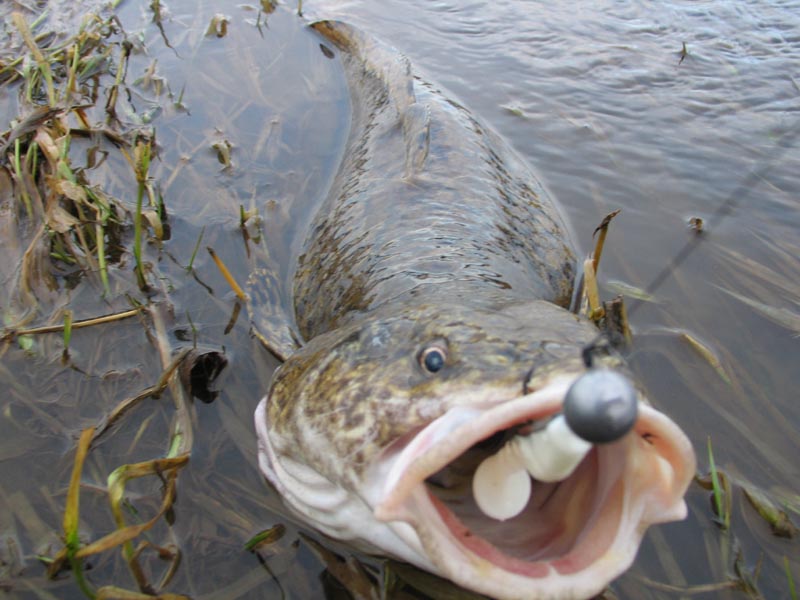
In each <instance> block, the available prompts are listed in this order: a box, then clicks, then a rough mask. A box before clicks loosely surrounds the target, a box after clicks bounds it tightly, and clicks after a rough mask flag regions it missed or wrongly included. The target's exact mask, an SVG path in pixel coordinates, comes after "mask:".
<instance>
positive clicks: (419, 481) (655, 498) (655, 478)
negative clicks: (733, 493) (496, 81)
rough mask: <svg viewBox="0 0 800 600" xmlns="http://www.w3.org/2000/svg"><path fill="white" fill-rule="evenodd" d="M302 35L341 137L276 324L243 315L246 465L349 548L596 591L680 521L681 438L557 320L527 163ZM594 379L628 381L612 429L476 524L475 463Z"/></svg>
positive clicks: (495, 582)
mask: <svg viewBox="0 0 800 600" xmlns="http://www.w3.org/2000/svg"><path fill="white" fill-rule="evenodd" d="M310 27H311V28H312V29H313V30H315V32H316V33H315V35H318V36H319V39H320V45H321V47H322V50H323V53H324V55H325V57H327V58H334V59H336V60H332V61H331V62H330V63H329V64H330V65H331V68H341V69H342V70H343V72H344V76H345V79H346V81H347V85H348V88H349V91H350V99H351V122H350V129H349V134H348V139H347V142H346V146H345V149H344V152H343V155H342V159H341V163H340V165H339V168H338V171H337V173H336V175H335V176H334V177H333V180H332V182H331V184H330V187H329V189H328V192H327V195H326V197H325V199H324V200H323V201H322V202H321V203H320V206H319V208H318V210H317V212H316V214H315V215H314V216H313V218H312V221H311V224H310V226H309V227H308V230H307V233H306V237H305V239H304V241H303V245H302V249H301V250H300V251H299V252H298V256H297V260H296V264H294V265H293V267H292V268H293V272H292V273H291V274H290V277H289V278H288V279H289V280H290V281H291V283H290V285H291V290H290V294H291V302H290V303H291V310H288V312H287V313H286V314H284V313H282V312H281V311H280V310H277V309H275V307H274V306H272V307H260V306H254V307H253V310H252V313H253V315H252V322H253V327H254V329H255V331H256V334H257V336H258V337H259V338H260V339H261V340H262V341H263V342H264V344H265V345H266V346H267V347H268V349H270V350H271V351H272V352H273V354H275V355H276V356H278V357H279V358H280V359H281V360H282V361H283V362H282V364H281V365H280V366H279V367H278V368H277V369H276V371H275V373H274V375H273V377H272V380H271V382H270V384H269V388H268V390H267V393H266V394H265V396H264V397H263V398H262V399H261V401H260V402H259V404H258V407H257V410H256V412H255V427H256V432H257V437H258V460H259V467H260V469H261V471H262V472H263V474H264V475H265V477H266V478H267V480H268V481H269V482H270V483H271V484H272V486H273V487H274V489H275V490H276V491H277V493H278V494H280V496H281V498H282V500H283V503H284V504H285V505H286V506H287V507H288V508H289V510H290V511H291V512H292V513H293V514H294V515H295V516H296V517H297V518H299V519H300V520H301V521H303V522H304V523H307V524H309V525H310V526H312V527H313V528H315V529H316V530H318V531H319V532H321V533H323V534H325V535H328V536H330V537H332V538H335V539H338V540H343V541H346V542H347V543H348V544H351V545H352V546H353V547H355V548H359V549H362V550H364V551H365V552H369V553H373V554H378V555H383V556H390V557H394V558H397V559H400V560H403V561H407V562H408V563H411V564H413V565H416V566H417V567H419V568H421V569H424V570H426V571H429V572H431V573H434V574H437V575H439V576H442V577H444V578H447V579H449V580H451V581H452V582H454V583H455V584H457V585H459V586H462V587H463V588H466V589H469V590H473V591H475V592H479V593H482V594H486V595H488V596H491V597H494V598H500V599H516V598H541V599H544V598H547V599H576V598H590V597H592V596H594V595H596V594H597V593H599V592H600V591H601V590H602V589H603V588H604V587H605V586H606V585H608V583H609V582H611V581H612V580H613V579H614V578H616V577H618V576H619V575H620V574H621V573H623V572H624V571H625V570H626V569H627V568H628V567H629V566H630V565H631V564H632V562H633V561H634V559H635V556H636V553H637V550H638V547H639V545H640V542H641V539H642V536H643V535H644V532H645V530H646V529H647V528H648V527H649V526H650V525H653V524H657V523H664V522H669V521H674V520H679V519H682V518H684V517H685V516H686V514H687V507H686V503H685V500H684V495H685V492H686V490H687V488H688V485H689V483H690V482H691V480H692V477H693V476H694V473H695V455H694V451H693V449H692V444H691V442H690V441H689V439H688V438H687V436H686V435H685V434H684V433H683V431H682V430H681V429H680V427H679V426H678V425H677V424H676V423H675V422H674V421H673V420H671V419H670V418H669V417H667V416H666V415H665V414H664V413H662V412H660V411H658V410H656V409H655V408H653V407H652V406H651V405H650V404H649V402H648V400H647V395H646V391H645V390H644V389H643V387H642V386H641V385H640V384H639V383H637V382H636V380H635V378H634V377H633V375H632V374H631V373H630V369H629V368H628V366H627V365H626V363H625V360H624V359H623V358H622V357H621V356H620V355H619V354H618V353H617V352H616V351H615V350H613V349H612V348H610V347H609V346H608V345H602V344H597V343H596V341H597V339H598V329H597V328H596V326H595V325H594V324H593V323H591V322H590V321H588V320H587V319H586V318H584V317H583V316H581V315H579V314H576V312H575V311H573V310H571V306H572V305H573V304H574V300H573V294H574V291H575V279H576V276H577V268H576V259H575V256H576V252H575V250H574V248H573V246H572V242H571V236H570V233H569V229H568V227H567V225H566V224H565V220H564V218H563V217H562V215H561V213H560V212H559V208H558V206H557V205H556V203H555V201H554V200H553V199H552V198H551V196H550V195H549V194H548V192H547V190H546V189H545V187H544V186H543V185H542V184H541V183H540V181H539V179H538V178H537V177H536V176H535V175H534V174H533V172H532V171H531V169H530V168H529V167H528V166H527V164H526V163H525V161H523V160H522V159H521V158H520V157H519V155H518V154H517V153H516V152H514V151H513V150H512V149H511V148H510V146H509V145H508V144H507V143H506V142H505V141H504V140H503V139H502V138H501V137H500V136H499V135H498V134H496V133H495V132H494V131H493V130H492V129H490V128H489V127H487V126H486V125H484V124H483V123H481V122H480V121H479V120H478V119H477V118H476V117H475V116H473V114H472V113H470V112H469V111H468V110H467V109H466V108H465V107H464V106H463V105H462V104H461V103H460V102H458V101H456V100H455V99H453V96H452V95H450V94H447V93H446V92H444V91H443V90H442V89H440V88H439V87H437V86H436V85H435V84H433V83H431V82H429V81H428V79H427V78H425V77H424V76H423V75H421V74H420V73H419V71H418V70H416V69H415V68H413V67H412V65H411V63H410V61H409V60H408V58H407V57H406V56H405V55H403V54H402V53H400V52H399V51H397V50H395V49H394V48H393V47H391V46H389V45H387V44H385V43H383V42H381V41H379V40H377V39H376V38H374V37H372V36H370V35H368V34H366V33H364V32H363V31H361V30H360V29H357V28H356V27H354V26H351V25H349V24H347V23H344V22H341V21H318V22H316V23H313V24H311V25H310ZM266 297H269V298H272V301H273V304H274V303H275V302H277V300H276V298H277V295H276V294H274V293H273V294H272V295H269V294H267V296H266ZM587 348H592V349H593V352H592V353H591V361H587V360H586V354H587V353H586V350H587ZM589 372H593V373H597V372H601V373H602V372H613V373H618V374H621V376H622V377H623V378H624V379H625V381H629V382H630V386H629V387H630V391H631V394H632V398H633V399H634V400H633V402H634V408H635V411H636V412H635V413H634V417H633V418H632V419H631V422H630V425H629V428H628V430H626V431H627V433H624V434H622V435H621V437H619V438H618V439H615V440H613V441H606V443H592V444H587V446H588V448H589V449H588V450H586V451H585V455H581V456H579V457H578V459H576V460H577V462H578V464H577V465H576V466H574V468H573V470H572V471H571V473H570V474H569V475H568V476H566V477H564V478H562V479H561V480H556V481H545V480H539V479H537V478H536V477H533V476H525V477H523V480H525V481H526V482H529V483H530V485H529V486H528V487H529V488H530V491H529V493H530V497H529V498H528V497H527V496H526V497H524V498H522V502H521V504H522V507H521V508H519V509H517V512H516V513H515V514H513V515H503V516H500V517H493V516H488V515H487V514H486V512H485V511H484V510H483V509H482V508H481V507H480V506H478V504H477V502H476V499H475V497H474V494H473V493H472V490H471V486H474V485H475V481H474V480H475V479H476V478H475V472H476V469H478V467H479V466H480V465H481V464H483V463H485V462H486V461H487V460H488V459H489V458H490V457H492V456H495V455H499V452H500V451H501V450H502V449H503V448H505V447H506V446H509V445H510V440H515V439H516V440H522V439H527V438H524V436H527V435H531V436H534V437H535V435H536V432H537V430H540V429H541V428H542V427H544V426H545V425H546V424H547V423H549V422H552V421H554V420H555V419H557V418H558V417H559V415H561V414H562V413H564V412H565V398H566V397H568V395H569V394H570V393H571V391H570V390H573V389H574V386H575V385H576V382H578V381H581V380H582V379H581V378H582V377H585V376H586V375H587V373H589ZM584 387H585V386H584ZM540 445H541V444H540ZM490 491H491V490H490ZM526 498H527V499H526Z"/></svg>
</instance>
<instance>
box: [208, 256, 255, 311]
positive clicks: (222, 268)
mask: <svg viewBox="0 0 800 600" xmlns="http://www.w3.org/2000/svg"><path fill="white" fill-rule="evenodd" d="M206 250H208V253H209V254H210V255H211V258H212V259H214V263H215V264H216V265H217V268H218V269H219V271H220V273H222V276H223V277H224V278H225V281H227V282H228V285H229V286H231V289H232V290H233V291H234V293H235V294H236V297H237V298H239V300H241V301H242V302H247V294H245V293H244V290H243V289H242V287H241V286H240V285H239V284H238V283H236V279H235V278H234V277H233V275H231V272H230V271H229V270H228V267H226V266H225V263H223V262H222V259H221V258H220V257H219V256H217V253H216V252H214V249H213V248H211V247H207V248H206Z"/></svg>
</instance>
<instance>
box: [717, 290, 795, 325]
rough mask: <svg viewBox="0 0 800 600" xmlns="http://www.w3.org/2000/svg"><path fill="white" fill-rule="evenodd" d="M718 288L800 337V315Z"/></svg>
mask: <svg viewBox="0 0 800 600" xmlns="http://www.w3.org/2000/svg"><path fill="white" fill-rule="evenodd" d="M716 287H717V288H719V289H720V291H722V292H725V293H726V294H728V295H729V296H731V297H733V298H736V299H737V300H738V301H739V302H742V303H744V304H746V305H747V306H749V307H750V308H752V309H754V310H755V311H756V312H758V313H760V314H761V315H762V316H764V317H766V318H767V319H769V320H770V321H772V322H773V323H776V324H777V325H780V326H781V327H784V328H785V329H788V330H790V331H792V332H794V333H795V334H796V335H800V313H796V312H794V311H792V310H789V309H788V308H776V307H774V306H770V305H768V304H765V303H763V302H759V301H758V300H753V299H752V298H748V297H746V296H743V295H742V294H737V293H736V292H733V291H731V290H726V289H725V288H723V287H720V286H716Z"/></svg>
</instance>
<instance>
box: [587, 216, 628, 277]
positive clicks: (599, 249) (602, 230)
mask: <svg viewBox="0 0 800 600" xmlns="http://www.w3.org/2000/svg"><path fill="white" fill-rule="evenodd" d="M621 210H622V209H619V208H618V209H617V210H615V211H612V212H610V213H608V214H607V215H606V216H605V217H603V220H602V221H601V222H600V225H598V226H597V228H595V230H594V233H593V234H592V235H597V234H598V233H599V234H600V235H597V240H596V241H595V245H594V251H593V252H592V266H593V267H594V272H595V274H597V271H598V269H599V268H600V257H601V256H602V255H603V246H604V245H605V243H606V236H607V235H608V226H609V225H610V224H611V221H612V220H613V219H614V217H616V216H617V215H618V214H619V213H620V212H621Z"/></svg>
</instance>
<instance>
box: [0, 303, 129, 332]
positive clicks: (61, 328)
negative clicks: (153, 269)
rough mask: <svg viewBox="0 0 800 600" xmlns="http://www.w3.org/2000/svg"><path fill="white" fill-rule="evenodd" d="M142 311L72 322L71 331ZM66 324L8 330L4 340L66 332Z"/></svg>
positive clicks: (109, 321)
mask: <svg viewBox="0 0 800 600" xmlns="http://www.w3.org/2000/svg"><path fill="white" fill-rule="evenodd" d="M141 311H142V309H141V308H132V309H130V310H123V311H121V312H118V313H114V314H112V315H104V316H102V317H92V318H91V319H81V320H80V321H71V324H70V328H71V329H81V328H83V327H92V326H94V325H102V324H103V323H113V322H115V321H121V320H122V319H128V318H130V317H134V316H136V315H137V314H139V313H140V312H141ZM65 328H66V324H63V325H47V326H45V327H31V328H30V329H7V330H6V331H5V332H4V333H3V336H2V339H9V338H13V337H18V336H21V335H39V334H42V333H58V332H59V331H64V330H65Z"/></svg>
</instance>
